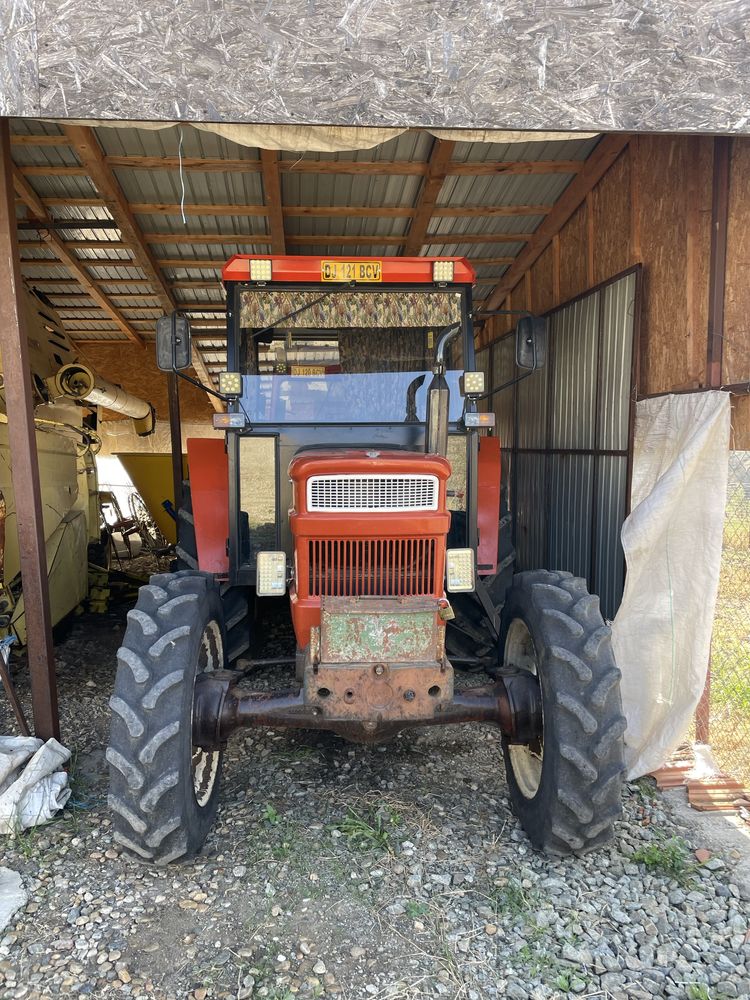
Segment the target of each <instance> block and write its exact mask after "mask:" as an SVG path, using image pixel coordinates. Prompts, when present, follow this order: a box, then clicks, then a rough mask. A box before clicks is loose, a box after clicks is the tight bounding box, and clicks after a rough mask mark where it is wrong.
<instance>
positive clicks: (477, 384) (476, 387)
mask: <svg viewBox="0 0 750 1000" xmlns="http://www.w3.org/2000/svg"><path fill="white" fill-rule="evenodd" d="M460 389H461V395H462V396H481V395H482V393H483V392H484V372H464V373H463V375H462V376H461V378H460Z"/></svg>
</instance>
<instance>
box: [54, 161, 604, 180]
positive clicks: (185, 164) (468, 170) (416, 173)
mask: <svg viewBox="0 0 750 1000" xmlns="http://www.w3.org/2000/svg"><path fill="white" fill-rule="evenodd" d="M106 159H107V163H108V164H109V165H110V166H111V167H128V168H130V169H131V170H179V169H180V159H179V157H177V156H108V157H107V158H106ZM583 163H584V161H583V160H484V161H474V160H467V161H454V162H451V163H450V164H449V166H448V169H447V173H448V174H456V175H463V176H467V175H468V176H471V175H474V176H477V177H487V176H494V175H497V176H501V175H505V174H508V175H527V174H575V173H578V171H579V170H580V169H581V168H582V166H583ZM278 166H279V172H280V173H282V174H285V173H289V174H360V175H375V176H388V175H389V174H390V175H392V176H404V177H424V176H425V174H426V173H427V169H428V165H427V163H424V162H422V161H412V160H305V159H302V160H299V159H295V160H282V159H279V161H278ZM40 169H44V168H40ZM182 169H183V170H189V171H190V170H195V171H201V172H205V173H225V172H226V173H248V172H256V173H257V172H260V171H261V170H262V163H261V160H252V159H225V160H222V159H218V158H215V157H200V156H192V157H190V156H184V157H183V158H182Z"/></svg>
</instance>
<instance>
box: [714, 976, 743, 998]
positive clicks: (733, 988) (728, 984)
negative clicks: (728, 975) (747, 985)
mask: <svg viewBox="0 0 750 1000" xmlns="http://www.w3.org/2000/svg"><path fill="white" fill-rule="evenodd" d="M714 989H715V991H716V995H717V996H719V997H738V996H739V995H740V992H739V990H738V989H737V984H736V983H733V982H732V980H731V979H725V980H724V981H723V982H721V983H717V984H716V986H715V987H714Z"/></svg>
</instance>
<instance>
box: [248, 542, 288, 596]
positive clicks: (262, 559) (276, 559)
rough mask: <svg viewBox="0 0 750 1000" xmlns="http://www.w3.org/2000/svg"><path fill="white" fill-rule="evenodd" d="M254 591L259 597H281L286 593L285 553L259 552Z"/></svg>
mask: <svg viewBox="0 0 750 1000" xmlns="http://www.w3.org/2000/svg"><path fill="white" fill-rule="evenodd" d="M255 590H256V593H257V594H258V595H259V596H260V597H283V595H284V594H285V593H286V552H259V553H258V560H257V563H256V569H255Z"/></svg>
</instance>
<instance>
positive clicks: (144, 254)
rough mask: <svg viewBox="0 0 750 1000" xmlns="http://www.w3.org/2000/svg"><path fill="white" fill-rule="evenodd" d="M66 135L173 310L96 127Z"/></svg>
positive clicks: (69, 130)
mask: <svg viewBox="0 0 750 1000" xmlns="http://www.w3.org/2000/svg"><path fill="white" fill-rule="evenodd" d="M65 134H66V135H67V137H68V139H69V140H70V143H71V145H72V146H73V149H74V150H75V152H76V155H77V156H78V159H79V160H80V161H81V164H82V166H84V167H85V168H86V172H87V174H88V176H89V177H90V178H91V181H92V183H93V185H94V187H95V188H96V189H97V191H98V192H99V194H100V195H101V196H102V198H103V200H104V205H105V207H106V208H107V209H108V210H109V214H110V215H111V216H112V218H113V219H114V220H115V222H116V223H117V224H118V226H119V227H120V232H121V233H122V238H123V242H125V243H127V244H129V245H130V247H131V249H132V251H133V256H134V258H135V261H136V263H137V264H138V266H139V267H140V268H141V270H142V271H143V273H144V274H145V275H146V276H147V277H148V279H149V280H150V282H151V284H152V285H153V288H154V291H155V292H156V293H157V295H158V297H159V303H160V305H161V306H162V308H163V310H164V312H171V310H172V309H174V307H175V306H174V301H173V299H172V296H171V295H170V292H169V289H168V288H167V286H166V284H165V283H164V279H163V278H162V276H161V274H160V273H159V266H158V264H157V263H156V259H155V258H154V256H153V254H152V252H151V250H150V249H149V248H148V246H147V244H146V242H145V240H144V239H143V233H142V232H141V228H140V226H139V225H138V223H137V221H136V219H135V217H134V215H133V212H132V210H131V207H130V205H129V204H128V200H127V198H126V197H125V194H124V192H123V190H122V188H121V187H120V183H119V181H118V180H117V178H116V177H115V175H114V173H113V172H112V168H111V167H110V166H109V164H108V163H107V162H106V160H105V157H104V153H103V152H102V148H101V146H100V145H99V140H98V139H97V138H96V135H95V133H94V130H93V129H91V128H89V127H88V126H85V125H66V126H65Z"/></svg>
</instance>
